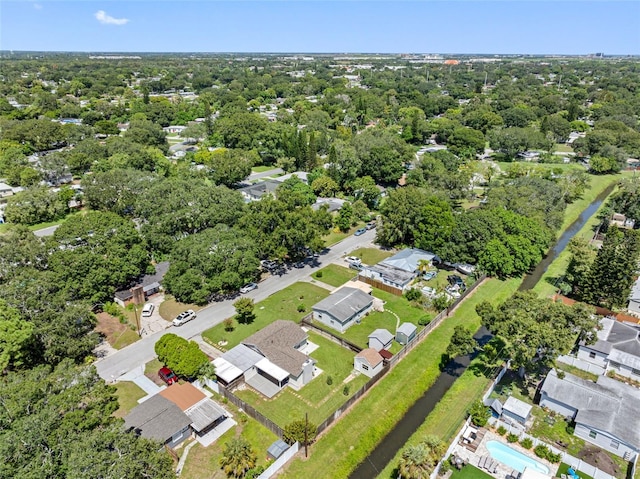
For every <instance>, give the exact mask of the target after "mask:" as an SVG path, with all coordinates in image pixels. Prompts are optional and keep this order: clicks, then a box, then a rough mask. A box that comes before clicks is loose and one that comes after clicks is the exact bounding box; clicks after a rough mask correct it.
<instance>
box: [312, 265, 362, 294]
mask: <svg viewBox="0 0 640 479" xmlns="http://www.w3.org/2000/svg"><path fill="white" fill-rule="evenodd" d="M357 274H358V272H357V271H356V270H355V269H349V268H345V267H344V266H339V265H337V264H333V263H331V264H329V265H327V266H325V267H324V268H322V269H319V270H318V271H316V272H315V273H313V274H312V275H311V276H312V277H313V278H315V279H317V280H318V281H322V282H323V283H326V284H328V285H330V286H335V287H336V288H337V287H338V286H342V285H343V284H345V283H346V282H347V281H349V280H350V279H351V278H353V277H354V276H356V275H357Z"/></svg>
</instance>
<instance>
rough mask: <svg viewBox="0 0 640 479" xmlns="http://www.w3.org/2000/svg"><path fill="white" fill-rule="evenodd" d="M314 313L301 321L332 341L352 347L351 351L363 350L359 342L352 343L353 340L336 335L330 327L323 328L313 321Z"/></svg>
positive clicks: (345, 346) (344, 346)
mask: <svg viewBox="0 0 640 479" xmlns="http://www.w3.org/2000/svg"><path fill="white" fill-rule="evenodd" d="M312 317H313V315H312V314H308V315H306V316H305V317H304V318H302V319H301V320H300V323H301V324H302V325H303V326H305V327H307V328H309V329H313V330H314V331H315V332H316V333H318V334H319V335H320V336H324V337H325V338H327V339H330V340H331V341H333V342H335V343H338V344H339V345H340V346H342V347H343V348H347V349H350V350H351V351H353V352H354V353H356V354H358V353H359V352H360V351H362V348H361V347H360V346H358V345H357V344H354V343H352V342H351V341H349V340H347V339H344V338H341V337H340V336H336V335H335V334H333V333H332V332H331V331H329V330H328V329H324V328H321V327H320V326H318V325H317V324H315V323H313V322H312V321H313V320H312Z"/></svg>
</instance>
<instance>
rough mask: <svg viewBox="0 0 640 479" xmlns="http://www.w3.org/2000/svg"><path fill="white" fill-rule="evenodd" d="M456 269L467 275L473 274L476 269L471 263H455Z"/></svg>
mask: <svg viewBox="0 0 640 479" xmlns="http://www.w3.org/2000/svg"><path fill="white" fill-rule="evenodd" d="M456 269H457V270H458V271H459V272H461V273H462V274H466V275H467V276H468V275H470V274H473V272H474V271H475V270H476V267H475V266H473V265H471V264H466V263H456Z"/></svg>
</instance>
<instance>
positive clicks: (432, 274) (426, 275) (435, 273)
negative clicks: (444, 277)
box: [422, 271, 438, 281]
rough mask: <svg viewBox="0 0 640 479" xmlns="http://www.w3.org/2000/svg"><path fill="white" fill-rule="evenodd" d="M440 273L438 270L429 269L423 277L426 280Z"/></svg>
mask: <svg viewBox="0 0 640 479" xmlns="http://www.w3.org/2000/svg"><path fill="white" fill-rule="evenodd" d="M437 275H438V272H437V271H427V272H426V273H425V274H423V275H422V277H423V278H424V279H425V281H429V280H430V279H433V278H435V277H436V276H437Z"/></svg>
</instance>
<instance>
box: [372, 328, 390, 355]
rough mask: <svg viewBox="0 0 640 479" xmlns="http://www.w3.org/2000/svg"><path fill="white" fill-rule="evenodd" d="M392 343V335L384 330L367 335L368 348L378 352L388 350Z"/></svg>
mask: <svg viewBox="0 0 640 479" xmlns="http://www.w3.org/2000/svg"><path fill="white" fill-rule="evenodd" d="M392 343H393V334H391V333H390V332H389V331H387V330H386V329H376V330H375V331H374V332H373V333H371V334H370V335H369V347H370V348H373V349H375V350H376V351H380V350H382V349H389V348H390V347H391V344H392Z"/></svg>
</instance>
